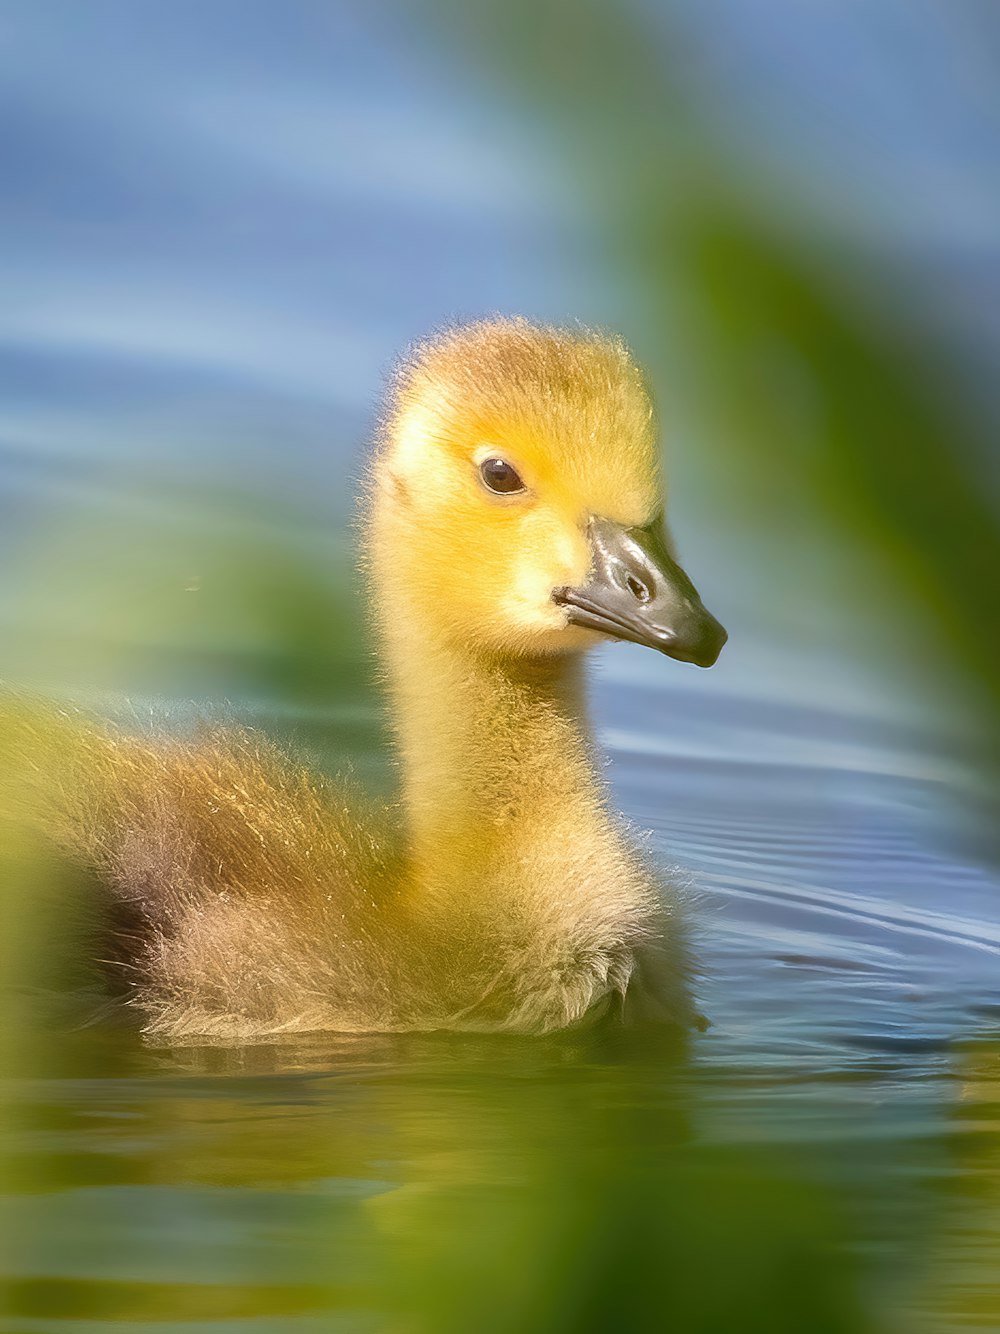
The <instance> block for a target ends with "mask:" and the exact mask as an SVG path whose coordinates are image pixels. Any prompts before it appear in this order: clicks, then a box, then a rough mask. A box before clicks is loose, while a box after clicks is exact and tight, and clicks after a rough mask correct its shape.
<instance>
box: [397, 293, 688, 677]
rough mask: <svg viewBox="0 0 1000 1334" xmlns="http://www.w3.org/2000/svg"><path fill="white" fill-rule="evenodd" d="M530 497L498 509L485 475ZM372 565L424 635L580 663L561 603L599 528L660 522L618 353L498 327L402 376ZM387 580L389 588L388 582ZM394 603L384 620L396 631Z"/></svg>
mask: <svg viewBox="0 0 1000 1334" xmlns="http://www.w3.org/2000/svg"><path fill="white" fill-rule="evenodd" d="M488 457H499V458H502V459H504V460H506V461H507V462H508V463H509V464H511V465H512V466H513V468H514V469H515V470H516V472H517V473H518V475H519V476H520V478H521V479H522V480H523V482H524V490H523V491H522V492H520V493H518V494H516V495H499V496H498V495H495V494H492V493H491V492H490V491H489V489H488V487H486V486H485V485H484V484H483V481H482V478H481V476H480V472H479V468H480V464H481V463H482V462H483V460H484V459H485V458H488ZM374 480H375V510H374V515H373V519H374V523H373V528H374V533H373V545H372V554H373V559H374V560H376V561H377V562H379V574H378V583H379V585H380V587H381V588H382V589H390V588H391V586H392V585H393V584H395V586H397V587H398V588H400V590H401V591H402V593H403V595H404V596H405V598H406V601H407V605H408V607H409V608H410V609H412V610H415V611H416V612H417V615H418V617H419V620H420V623H421V625H422V627H423V628H424V630H425V632H430V633H431V634H434V633H435V632H436V633H438V634H441V635H444V636H446V637H447V638H449V639H455V638H457V639H459V640H460V641H462V642H465V643H469V644H472V645H475V646H479V647H481V648H486V649H489V650H492V651H495V652H500V653H518V654H521V653H532V652H534V653H545V652H551V651H559V650H560V649H569V648H580V647H584V646H585V645H587V644H588V643H590V642H593V638H594V637H593V636H591V635H589V634H588V633H586V632H583V631H580V630H575V629H573V628H571V627H569V626H567V624H566V617H565V613H564V612H563V611H562V610H561V609H560V608H559V607H557V606H556V605H555V604H554V603H553V602H552V597H551V595H552V590H553V589H554V588H556V587H558V586H560V585H566V584H573V583H576V582H579V581H580V580H581V579H582V578H583V577H584V576H585V574H586V572H587V568H588V564H589V560H590V554H589V548H588V544H587V540H586V526H587V523H588V521H589V519H590V518H591V517H593V516H601V517H604V518H608V519H612V520H614V521H616V522H618V523H621V524H624V525H625V526H627V527H632V526H637V527H638V526H643V525H645V524H647V523H649V522H650V521H651V520H652V519H654V518H655V517H656V515H657V513H658V512H659V511H660V509H661V508H662V495H661V488H660V473H659V461H658V456H657V450H656V428H655V421H654V415H653V409H652V404H651V402H650V399H649V394H648V392H647V389H646V386H645V384H644V381H643V377H642V375H641V373H640V371H639V369H638V368H637V366H636V364H635V362H634V361H633V360H632V358H631V356H630V355H629V352H628V349H627V348H626V347H625V345H624V343H623V342H622V341H621V340H620V339H617V338H612V337H608V336H605V335H602V334H595V333H591V332H588V331H570V330H564V329H555V328H543V327H538V326H535V325H532V324H530V323H528V322H527V321H526V320H521V319H515V320H490V321H484V322H482V323H478V324H472V325H469V326H466V327H464V328H459V329H455V330H452V331H450V332H448V333H445V334H444V335H442V336H440V337H438V338H437V339H435V340H432V341H429V342H426V343H423V344H420V345H419V346H418V347H417V348H416V350H415V351H414V352H413V354H412V356H411V357H410V359H409V360H408V361H407V362H406V363H405V364H404V365H403V367H402V368H401V370H400V371H399V373H398V376H397V379H396V384H395V388H394V392H393V394H392V398H391V402H390V407H389V412H388V415H387V419H386V423H385V428H384V437H383V446H382V449H381V450H380V451H379V453H378V455H377V459H376V464H375V478H374ZM390 567H391V573H390ZM393 603H394V599H393V598H392V596H391V592H390V593H389V594H388V604H389V605H388V607H387V609H386V610H387V612H388V614H389V615H390V616H393V617H395V614H396V611H397V608H396V607H395V606H394V605H393Z"/></svg>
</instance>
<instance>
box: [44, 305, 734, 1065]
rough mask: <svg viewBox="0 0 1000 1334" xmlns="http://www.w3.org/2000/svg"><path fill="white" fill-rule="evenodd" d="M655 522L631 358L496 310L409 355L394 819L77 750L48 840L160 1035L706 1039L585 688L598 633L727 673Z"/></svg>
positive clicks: (385, 566)
mask: <svg viewBox="0 0 1000 1334" xmlns="http://www.w3.org/2000/svg"><path fill="white" fill-rule="evenodd" d="M662 514H663V499H662V493H661V481H660V475H659V465H658V451H657V448H656V432H655V424H654V417H653V411H652V408H651V404H650V400H649V396H648V394H647V391H646V388H645V386H644V383H643V379H642V376H641V374H640V372H639V370H638V369H637V367H636V365H635V363H634V362H633V360H632V359H631V357H630V355H629V353H628V351H627V349H626V347H625V346H624V344H623V343H622V342H620V341H619V340H618V339H617V338H612V337H605V336H601V335H596V334H593V333H589V332H576V331H573V332H568V331H565V330H562V329H553V328H542V327H536V326H534V325H531V324H529V323H527V322H526V321H524V320H520V319H513V320H491V321H487V322H482V323H477V324H472V325H469V326H467V327H462V328H457V329H453V330H451V331H449V332H447V333H445V334H443V335H441V336H440V337H437V338H434V339H432V340H430V341H428V342H426V343H424V344H422V345H421V346H418V347H417V348H416V349H415V351H414V352H413V353H412V355H411V356H410V357H409V359H408V360H407V361H406V362H405V363H404V364H403V365H402V367H401V368H400V369H399V371H398V372H397V375H396V377H395V381H394V383H393V385H392V388H391V391H390V395H389V401H388V403H387V406H386V411H385V415H384V419H383V424H382V427H381V430H380V439H379V441H378V442H377V446H376V449H375V451H374V455H373V459H372V462H371V466H370V472H369V480H368V486H367V488H366V504H365V511H364V520H363V532H364V552H363V554H364V567H365V572H366V579H367V595H368V600H369V602H370V606H371V610H372V614H373V617H374V620H375V624H376V628H377V636H378V642H379V645H380V651H381V657H382V663H383V670H384V678H385V682H386V686H387V693H388V703H389V707H390V715H391V721H392V725H393V728H394V732H395V737H396V741H397V745H398V753H399V762H400V769H401V784H400V786H401V790H400V795H399V806H398V808H388V809H376V808H374V807H373V805H372V804H371V803H365V802H364V801H363V800H361V799H359V798H356V797H355V796H353V795H352V794H350V793H349V792H348V791H347V789H346V788H345V787H343V786H342V785H340V784H333V783H329V782H326V781H325V780H322V779H319V778H316V777H313V776H310V775H309V774H308V773H306V772H304V771H302V770H301V769H300V768H299V767H297V766H296V765H295V764H294V763H293V762H291V761H290V760H288V759H287V758H285V757H283V756H282V755H281V754H280V753H278V752H277V751H276V750H273V749H271V748H270V747H268V746H267V745H266V743H264V742H263V741H262V740H260V739H259V738H258V737H256V736H255V735H254V734H252V733H240V734H235V735H234V734H232V733H228V734H225V733H221V732H220V733H209V734H207V735H205V736H203V737H201V738H200V739H198V740H195V741H191V740H187V741H178V740H172V741H170V740H167V741H159V742H154V741H149V740H143V739H135V738H131V737H127V736H125V735H121V734H117V733H115V732H113V731H111V730H109V729H104V730H101V729H92V730H89V731H87V732H86V734H85V735H81V734H80V732H79V729H77V728H76V727H75V725H74V727H73V728H72V729H71V730H72V731H73V739H72V741H71V742H67V744H66V745H64V746H62V745H61V746H60V747H59V750H60V756H61V764H62V772H63V774H65V775H67V776H66V778H65V780H64V781H63V782H62V784H61V785H60V791H61V795H60V799H59V802H58V803H54V804H53V805H52V809H51V811H50V813H49V815H48V817H47V822H48V826H49V829H50V831H51V832H53V833H54V835H55V837H56V838H57V840H58V841H59V842H60V843H61V844H62V846H63V847H64V848H66V849H68V850H69V851H70V852H71V854H72V855H73V856H74V857H75V858H76V859H77V860H78V861H80V862H82V863H84V864H86V865H87V866H89V867H90V868H92V869H93V870H94V871H96V872H97V874H98V876H99V878H100V880H101V881H102V882H103V884H104V885H105V886H106V888H107V891H108V896H109V898H110V901H111V904H112V909H113V921H114V931H113V948H112V954H111V959H112V964H111V966H112V968H113V970H114V971H115V972H116V974H117V976H118V977H119V978H120V980H121V983H122V986H123V989H124V992H125V996H126V999H127V1000H128V1001H129V1002H130V1003H131V1004H132V1005H134V1006H135V1007H136V1008H137V1009H138V1010H139V1012H140V1013H141V1015H142V1017H143V1022H144V1026H145V1028H146V1030H147V1031H148V1032H149V1033H151V1034H153V1035H156V1036H157V1037H158V1038H161V1039H168V1040H194V1039H197V1038H201V1037H208V1036H213V1037H217V1038H224V1039H230V1040H247V1039H252V1038H257V1037H261V1036H263V1035H268V1034H275V1033H280V1032H304V1031H316V1030H328V1031H339V1032H387V1031H403V1030H432V1029H465V1030H482V1031H487V1030H495V1031H501V1030H503V1031H510V1032H518V1033H543V1032H547V1031H551V1030H555V1029H560V1028H564V1027H567V1026H570V1025H575V1024H578V1023H581V1022H583V1021H584V1020H588V1019H592V1018H596V1017H598V1016H600V1015H602V1014H605V1013H607V1012H608V1011H609V1010H612V1009H614V1010H618V1011H620V1012H621V1013H623V1014H624V1015H626V1016H643V1017H645V1016H653V1017H660V1018H663V1019H666V1020H668V1021H672V1022H677V1023H682V1024H683V1023H687V1022H689V1021H690V1017H691V1014H692V1011H691V1009H690V1002H689V999H688V989H687V977H686V974H687V966H686V954H685V949H684V943H683V937H684V931H683V923H682V921H681V919H680V915H679V913H678V905H677V902H676V893H674V894H673V895H671V894H670V893H668V892H667V891H666V890H665V889H664V888H663V887H662V886H661V885H660V884H659V883H658V881H657V876H656V873H655V871H654V869H653V867H652V866H651V865H650V864H649V862H648V861H647V859H646V857H645V856H644V855H643V854H642V853H641V852H640V851H639V850H638V848H637V846H636V843H635V841H634V840H633V838H632V837H631V836H630V834H629V831H628V829H627V828H626V827H625V826H624V824H623V823H622V822H621V821H620V820H619V819H618V818H616V817H615V816H614V815H613V814H612V813H611V812H610V811H609V809H608V803H607V794H606V791H605V786H604V783H603V781H602V779H601V777H600V774H599V771H598V765H597V758H596V756H595V752H594V743H593V740H592V737H591V733H590V730H589V727H588V724H587V719H586V713H585V706H584V696H583V680H582V659H583V655H584V652H585V650H587V649H588V648H590V647H592V646H593V645H595V644H598V643H600V642H602V640H604V639H607V638H612V639H622V640H629V641H631V642H633V643H636V644H644V645H647V646H649V647H651V648H655V649H658V650H659V651H660V652H662V653H665V654H667V655H668V656H670V657H672V658H677V659H679V660H681V661H684V662H692V663H697V664H698V665H699V666H702V667H708V666H711V665H712V663H714V662H715V660H716V658H717V657H718V654H719V652H720V650H721V648H722V645H723V644H724V642H725V639H726V635H725V631H724V630H723V629H722V627H721V626H720V625H719V624H718V622H717V621H716V620H715V619H714V618H713V617H712V616H711V615H709V613H708V612H707V611H706V610H705V608H704V607H703V605H702V603H701V601H700V600H699V598H698V595H697V593H696V592H695V589H694V587H693V586H692V584H691V582H690V581H689V579H688V578H687V576H686V575H685V574H684V572H683V571H682V570H681V569H680V567H679V566H678V565H677V563H676V561H675V560H674V558H673V555H672V554H671V550H670V547H669V545H668V542H667V539H666V536H665V531H664V527H663V518H662ZM70 771H72V772H70Z"/></svg>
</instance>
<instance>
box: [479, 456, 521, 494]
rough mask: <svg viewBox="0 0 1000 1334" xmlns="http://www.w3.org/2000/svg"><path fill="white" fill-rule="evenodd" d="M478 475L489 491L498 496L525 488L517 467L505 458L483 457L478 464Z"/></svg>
mask: <svg viewBox="0 0 1000 1334" xmlns="http://www.w3.org/2000/svg"><path fill="white" fill-rule="evenodd" d="M479 475H480V477H481V478H482V479H483V481H484V482H485V484H486V485H487V486H488V487H489V489H490V490H491V491H495V492H496V493H497V495H500V496H510V495H513V494H514V492H515V491H523V490H525V486H524V483H523V482H522V481H521V477H520V474H519V473H518V471H517V469H516V468H514V467H512V466H511V465H510V464H509V463H508V462H507V460H506V459H499V458H489V459H483V461H482V463H480V465H479Z"/></svg>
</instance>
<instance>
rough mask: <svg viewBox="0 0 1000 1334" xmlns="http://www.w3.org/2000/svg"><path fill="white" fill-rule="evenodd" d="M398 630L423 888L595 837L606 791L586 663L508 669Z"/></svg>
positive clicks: (391, 654) (406, 783)
mask: <svg viewBox="0 0 1000 1334" xmlns="http://www.w3.org/2000/svg"><path fill="white" fill-rule="evenodd" d="M400 629H402V633H400V634H397V635H393V636H392V640H391V642H390V643H389V644H388V645H387V652H388V658H389V667H390V687H391V691H392V695H393V698H394V703H395V706H396V707H395V711H394V712H395V717H396V720H397V732H398V742H399V747H400V754H401V759H402V765H403V774H402V794H403V801H404V806H405V810H406V818H407V825H408V834H409V841H410V850H411V855H412V857H413V863H414V866H415V869H416V871H417V875H418V878H419V879H420V880H424V879H429V878H431V879H432V878H435V872H440V871H441V870H444V869H447V871H449V872H451V873H455V872H458V871H459V870H460V869H461V868H462V867H464V866H465V865H466V864H468V865H470V866H471V865H475V866H477V867H479V868H480V871H481V870H482V868H483V867H484V865H488V864H489V858H490V854H491V852H496V853H497V854H498V855H499V856H502V857H504V858H505V859H508V860H509V858H510V856H511V853H512V850H513V849H515V848H519V849H521V850H522V851H527V850H530V848H531V845H532V844H533V843H536V842H537V839H538V837H539V836H541V837H544V838H546V839H549V838H551V836H552V833H553V831H554V830H555V829H557V828H558V827H560V826H562V827H564V828H566V827H569V826H571V825H572V824H573V823H574V822H575V818H585V819H587V820H588V821H589V822H590V824H591V826H592V823H593V820H594V818H595V816H596V815H597V814H598V813H599V812H600V810H601V807H602V801H601V797H602V788H601V785H600V783H599V781H598V779H597V777H596V774H595V771H594V766H593V762H592V758H591V746H590V742H589V740H588V735H587V728H586V723H585V717H584V701H583V681H582V670H581V664H580V662H579V660H578V658H577V657H576V656H575V655H573V656H552V657H545V658H535V659H524V658H522V659H503V660H498V659H495V658H487V657H481V656H478V655H476V654H475V653H474V652H472V651H470V650H466V649H464V648H463V649H458V648H455V647H453V646H452V647H448V646H442V645H440V644H428V643H426V642H421V641H420V640H419V638H418V637H417V636H416V635H414V634H412V633H409V634H408V633H406V632H405V629H404V628H402V627H400Z"/></svg>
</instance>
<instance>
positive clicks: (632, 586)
mask: <svg viewBox="0 0 1000 1334" xmlns="http://www.w3.org/2000/svg"><path fill="white" fill-rule="evenodd" d="M625 585H626V587H627V588H628V591H629V592H630V593H631V594H632V596H633V597H634V598H635V600H636V602H648V601H649V598H650V592H649V589H648V588H647V587H646V585H645V584H644V583H643V582H642V581H641V580H640V579H637V578H636V577H635V575H634V574H630V575H629V576H628V578H627V579H626V580H625Z"/></svg>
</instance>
